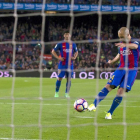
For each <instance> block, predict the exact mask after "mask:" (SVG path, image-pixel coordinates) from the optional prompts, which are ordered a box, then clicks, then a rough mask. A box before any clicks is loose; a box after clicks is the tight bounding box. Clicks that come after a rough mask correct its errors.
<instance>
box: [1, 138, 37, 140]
mask: <svg viewBox="0 0 140 140" xmlns="http://www.w3.org/2000/svg"><path fill="white" fill-rule="evenodd" d="M0 139H1V140H39V139H17V138H14V139H12V138H0Z"/></svg>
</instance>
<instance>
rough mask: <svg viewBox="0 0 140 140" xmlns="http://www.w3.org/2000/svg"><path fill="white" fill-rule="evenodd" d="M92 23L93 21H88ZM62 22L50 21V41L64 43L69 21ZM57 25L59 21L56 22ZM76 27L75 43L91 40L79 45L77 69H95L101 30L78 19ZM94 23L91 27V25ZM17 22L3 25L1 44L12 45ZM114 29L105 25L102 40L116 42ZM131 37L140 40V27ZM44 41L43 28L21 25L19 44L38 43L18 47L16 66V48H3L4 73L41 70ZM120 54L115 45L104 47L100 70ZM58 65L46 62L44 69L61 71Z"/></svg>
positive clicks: (0, 60) (0, 59) (0, 46)
mask: <svg viewBox="0 0 140 140" xmlns="http://www.w3.org/2000/svg"><path fill="white" fill-rule="evenodd" d="M88 18H89V19H90V18H91V17H88ZM60 20H61V22H60V23H58V22H55V20H50V21H49V27H48V32H47V34H48V41H56V40H58V41H60V40H63V35H64V33H65V31H66V30H68V29H69V26H68V24H67V23H68V21H66V20H65V22H64V21H63V20H62V19H60ZM56 21H58V19H57V18H56ZM77 21H79V22H76V24H75V25H74V27H73V32H72V40H73V41H77V40H87V42H86V43H77V48H78V52H79V55H78V57H77V59H76V60H75V61H74V68H75V69H80V70H81V69H83V68H91V67H92V68H94V67H95V66H96V57H97V49H98V44H97V42H96V39H97V32H98V31H97V26H95V25H92V24H93V23H91V21H89V22H88V19H86V21H87V22H81V21H80V19H78V20H77ZM90 23H91V24H90ZM13 26H14V24H13V22H0V27H1V28H0V42H2V41H10V40H12V35H13ZM113 29H114V27H113V26H111V25H109V24H108V25H102V27H101V34H100V39H101V40H104V41H105V40H110V39H114V38H115V37H114V34H113ZM130 34H131V35H132V36H133V38H138V39H139V38H140V27H134V26H131V28H130ZM40 37H41V24H35V23H34V22H31V21H28V23H27V22H26V20H25V22H19V23H18V25H17V30H16V41H18V42H22V41H24V42H28V41H29V42H34V43H33V44H30V45H29V44H28V45H23V44H22V45H21V44H18V45H16V53H15V63H14V64H12V60H13V46H12V44H0V69H11V68H12V67H14V68H15V69H16V70H28V69H29V70H30V69H38V68H39V62H40V52H41V45H40V44H39V42H38V41H40ZM53 47H54V44H53V45H48V46H46V48H47V49H48V51H47V53H48V54H49V55H50V54H51V50H52V48H53ZM116 53H117V48H115V47H114V44H113V43H108V42H107V43H102V45H101V51H100V57H99V67H100V68H107V67H108V65H107V61H108V60H109V59H112V58H113V57H114V56H115V55H116ZM57 67H58V61H57V60H56V59H55V58H53V59H52V60H45V59H43V61H42V68H43V69H51V70H53V69H57ZM113 67H117V64H116V65H115V66H113Z"/></svg>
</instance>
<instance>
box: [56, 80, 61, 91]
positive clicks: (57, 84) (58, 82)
mask: <svg viewBox="0 0 140 140" xmlns="http://www.w3.org/2000/svg"><path fill="white" fill-rule="evenodd" d="M60 85H61V81H59V80H57V81H56V89H55V92H59V88H60Z"/></svg>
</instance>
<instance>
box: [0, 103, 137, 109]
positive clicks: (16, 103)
mask: <svg viewBox="0 0 140 140" xmlns="http://www.w3.org/2000/svg"><path fill="white" fill-rule="evenodd" d="M0 104H10V105H11V104H12V103H2V102H1V103H0ZM14 104H15V105H22V104H23V105H40V104H39V103H14ZM42 105H44V106H45V105H48V106H49V105H51V106H56V105H58V106H61V105H68V104H42ZM70 105H71V106H72V105H73V104H70ZM98 106H111V104H110V105H98ZM120 106H121V107H123V105H120ZM126 107H134V108H135V107H140V106H126Z"/></svg>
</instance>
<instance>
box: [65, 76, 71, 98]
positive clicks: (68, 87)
mask: <svg viewBox="0 0 140 140" xmlns="http://www.w3.org/2000/svg"><path fill="white" fill-rule="evenodd" d="M66 80H67V82H66V91H65V97H70V96H69V91H70V87H71V78H66Z"/></svg>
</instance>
